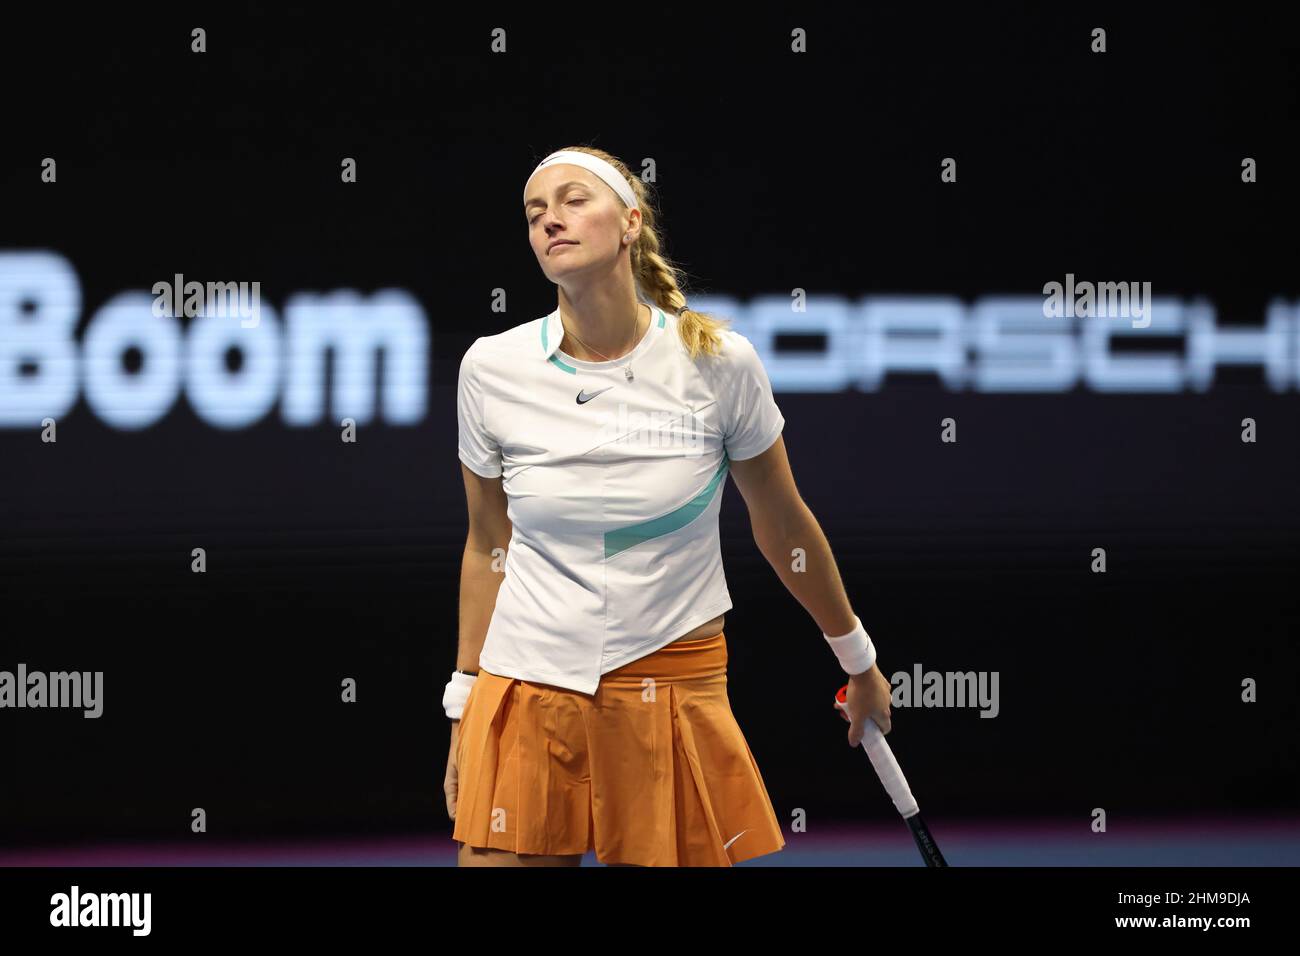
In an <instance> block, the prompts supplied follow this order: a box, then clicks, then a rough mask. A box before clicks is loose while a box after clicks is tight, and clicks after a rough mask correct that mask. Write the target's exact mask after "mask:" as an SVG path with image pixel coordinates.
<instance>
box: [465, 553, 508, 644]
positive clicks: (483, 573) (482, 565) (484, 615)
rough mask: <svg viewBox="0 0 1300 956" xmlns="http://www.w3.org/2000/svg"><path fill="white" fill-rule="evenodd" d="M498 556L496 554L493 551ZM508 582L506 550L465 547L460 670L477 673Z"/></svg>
mask: <svg viewBox="0 0 1300 956" xmlns="http://www.w3.org/2000/svg"><path fill="white" fill-rule="evenodd" d="M494 550H495V551H496V552H498V553H496V554H494V553H493V551H494ZM503 580H505V548H495V549H488V548H487V546H486V545H476V544H474V543H473V542H472V540H471V541H469V542H466V544H465V553H464V555H463V556H462V557H461V562H460V625H459V634H458V637H459V642H458V644H457V650H456V667H457V669H459V670H478V657H479V654H480V652H482V650H483V641H484V639H485V638H486V637H487V629H488V623H489V622H490V621H491V620H492V610H493V609H494V608H495V607H496V603H497V591H499V590H500V588H501V582H502V581H503Z"/></svg>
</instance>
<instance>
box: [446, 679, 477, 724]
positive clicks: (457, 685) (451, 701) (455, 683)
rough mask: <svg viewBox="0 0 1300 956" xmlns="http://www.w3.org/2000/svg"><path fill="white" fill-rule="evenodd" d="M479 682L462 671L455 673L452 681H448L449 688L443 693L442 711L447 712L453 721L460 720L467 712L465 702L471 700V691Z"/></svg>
mask: <svg viewBox="0 0 1300 956" xmlns="http://www.w3.org/2000/svg"><path fill="white" fill-rule="evenodd" d="M476 680H478V678H477V677H476V676H474V675H473V674H462V673H461V672H460V671H453V672H452V675H451V680H449V681H447V688H446V690H444V691H443V692H442V709H443V710H445V711H446V712H447V716H448V717H450V718H451V719H452V720H460V715H461V714H463V713H464V712H465V701H467V700H469V689H470V688H471V687H473V686H474V682H475V681H476Z"/></svg>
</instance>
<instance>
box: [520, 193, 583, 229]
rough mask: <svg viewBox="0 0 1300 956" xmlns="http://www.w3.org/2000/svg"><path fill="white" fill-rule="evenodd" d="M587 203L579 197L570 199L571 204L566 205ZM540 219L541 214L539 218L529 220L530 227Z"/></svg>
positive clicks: (534, 217)
mask: <svg viewBox="0 0 1300 956" xmlns="http://www.w3.org/2000/svg"><path fill="white" fill-rule="evenodd" d="M586 201H587V200H586V199H584V198H582V197H578V198H575V199H570V200H569V202H568V203H566V204H565V205H568V204H569V203H575V202H586ZM539 218H540V214H539V215H537V216H533V217H532V218H531V219H529V220H528V225H530V226H531V225H532V224H533V223H535V222H537V220H538V219H539Z"/></svg>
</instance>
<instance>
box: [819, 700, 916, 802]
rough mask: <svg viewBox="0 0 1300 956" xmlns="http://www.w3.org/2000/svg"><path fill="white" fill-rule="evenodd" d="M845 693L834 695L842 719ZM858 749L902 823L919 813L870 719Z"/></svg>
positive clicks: (846, 711) (846, 707)
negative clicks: (861, 751) (841, 713)
mask: <svg viewBox="0 0 1300 956" xmlns="http://www.w3.org/2000/svg"><path fill="white" fill-rule="evenodd" d="M847 691H848V687H847V686H845V687H841V688H840V690H839V693H838V694H836V695H835V706H836V707H838V708H840V710H842V711H844V713H845V716H848V706H847V697H846V696H845V695H846V693H847ZM862 749H863V750H865V751H866V752H867V757H868V758H869V759H870V760H871V766H872V767H874V768H875V770H876V776H877V777H879V778H880V782H881V783H882V784H884V787H885V792H886V793H888V794H889V799H890V800H892V801H894V809H896V810H897V811H898V812H899V814H900V815H901V816H902V817H903V819H904V820H906V819H907V818H908V817H911V816H914V815H915V814H917V813H919V812H920V810H921V808H920V807H918V806H917V804H916V798H915V797H913V796H912V788H911V787H909V786H908V785H907V778H906V777H904V776H903V771H902V769H901V768H900V767H899V766H898V760H897V759H895V757H894V751H893V750H891V749H890V747H889V743H888V742H887V741H886V740H885V735H884V733H883V732H882V731H881V729H880V727H879V726H878V725H877V724H876V722H875V721H874V720H872V719H871V718H870V717H868V718H867V725H866V727H865V729H864V730H863V733H862Z"/></svg>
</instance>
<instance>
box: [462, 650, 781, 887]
mask: <svg viewBox="0 0 1300 956" xmlns="http://www.w3.org/2000/svg"><path fill="white" fill-rule="evenodd" d="M456 759H457V767H458V780H459V783H458V793H457V800H456V823H455V827H454V829H453V831H452V838H453V839H454V840H456V841H457V842H459V843H468V844H470V845H471V846H477V847H497V848H499V849H502V850H510V851H512V852H515V853H538V854H547V855H552V854H575V853H586V852H588V851H589V850H594V851H595V853H596V859H597V860H599V861H600V862H602V863H624V864H627V863H632V864H638V865H641V866H731V865H732V864H733V863H739V862H740V861H742V860H748V859H750V858H751V857H755V856H761V855H763V854H765V853H772V852H774V851H776V850H780V849H781V848H782V847H783V846H785V839H784V837H783V836H782V834H781V826H780V823H779V821H778V820H777V817H776V813H775V811H774V810H773V808H772V802H771V800H770V798H769V797H768V794H767V788H766V786H765V785H764V783H763V777H762V774H760V773H759V770H758V764H757V763H756V762H755V761H754V756H753V754H752V753H750V750H749V745H748V744H747V743H746V741H745V737H744V735H743V734H742V733H741V731H740V726H739V725H738V724H737V723H736V718H735V716H734V715H733V714H732V712H731V704H730V701H729V700H728V698H727V643H726V636H725V633H720V634H717V635H716V636H714V637H710V638H705V639H703V640H695V641H686V642H680V643H678V642H674V643H671V644H668V645H666V646H665V647H663V648H661V649H659V650H658V651H655V652H654V653H652V654H648V655H647V656H645V657H642V658H640V659H639V660H635V661H632V662H631V663H629V664H626V665H624V666H623V667H620V668H618V669H616V670H613V671H610V672H609V673H607V674H604V675H602V677H601V679H600V684H599V686H598V687H597V688H596V692H595V693H594V694H583V693H581V692H580V691H575V690H569V689H567V688H564V687H556V686H554V685H550V684H538V683H534V682H532V681H525V680H519V679H517V678H511V677H502V676H499V675H496V674H492V673H489V672H488V671H485V670H483V669H482V668H480V669H479V676H478V679H477V680H476V681H475V682H474V685H473V687H471V689H470V694H469V698H468V700H467V701H466V702H465V709H464V712H463V713H462V715H461V721H460V736H459V739H458V743H457V750H456Z"/></svg>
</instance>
